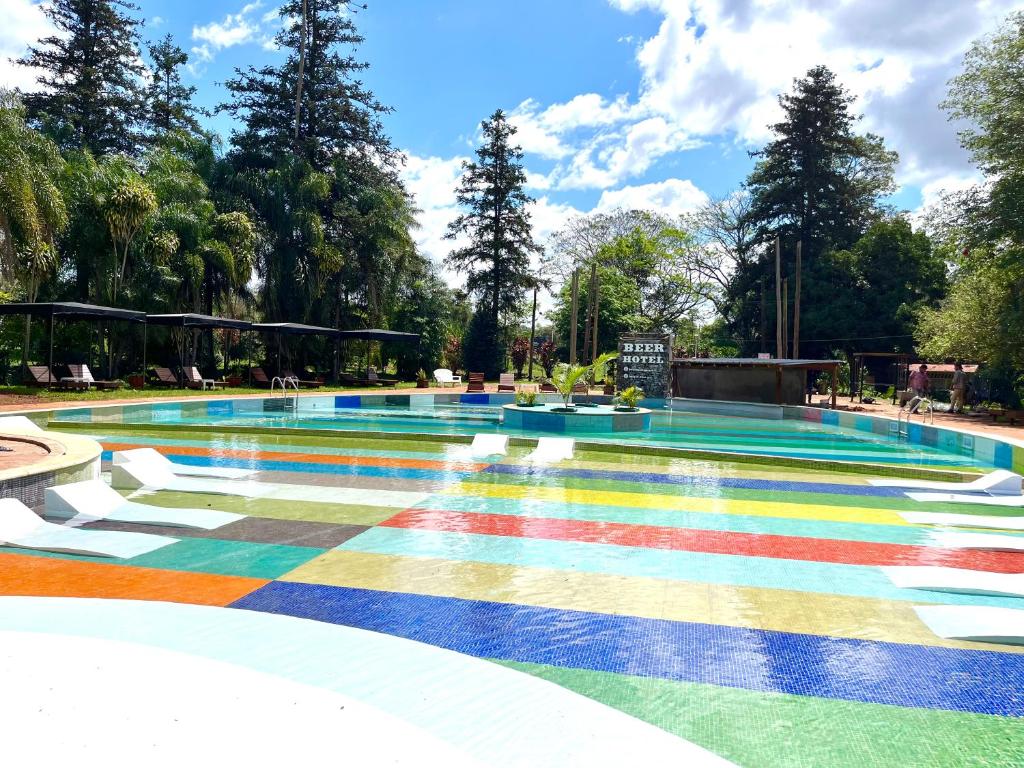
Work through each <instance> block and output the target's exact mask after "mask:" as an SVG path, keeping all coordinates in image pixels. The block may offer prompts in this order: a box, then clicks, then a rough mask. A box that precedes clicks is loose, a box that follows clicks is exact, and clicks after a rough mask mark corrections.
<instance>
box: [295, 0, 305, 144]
mask: <svg viewBox="0 0 1024 768" xmlns="http://www.w3.org/2000/svg"><path fill="white" fill-rule="evenodd" d="M306 15H307V8H306V0H302V27H301V31H300V33H299V76H298V77H297V78H296V80H295V143H296V145H298V142H299V120H300V118H301V116H302V76H303V71H304V70H305V68H306ZM296 149H298V147H297V146H296Z"/></svg>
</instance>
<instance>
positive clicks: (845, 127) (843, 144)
mask: <svg viewBox="0 0 1024 768" xmlns="http://www.w3.org/2000/svg"><path fill="white" fill-rule="evenodd" d="M851 102H852V97H851V96H850V95H849V94H848V93H847V92H846V91H845V90H844V89H843V88H842V86H841V85H839V84H838V83H837V82H836V80H835V76H834V75H833V74H832V72H831V71H829V69H828V68H827V67H823V66H819V67H815V68H813V69H811V70H810V71H809V72H808V73H807V75H806V77H804V78H802V79H799V80H796V81H795V83H794V89H793V92H792V93H790V94H783V95H782V96H780V98H779V103H780V104H781V106H782V110H783V115H784V116H783V120H782V121H780V122H779V123H776V124H775V125H773V126H771V128H772V130H773V131H774V133H775V134H776V136H777V138H776V139H775V140H774V141H772V142H770V143H769V144H768V145H767V146H766V147H765V148H764V149H762V150H761V151H759V152H755V153H753V154H754V156H755V157H757V158H758V161H757V164H756V165H755V167H754V170H753V171H752V172H751V174H750V176H749V178H748V179H747V188H748V189H749V192H750V195H751V201H750V209H749V211H748V212H747V222H748V223H749V225H750V226H751V227H752V229H753V231H754V234H753V238H752V240H753V243H754V244H755V245H757V246H760V248H761V250H760V258H757V259H751V260H745V261H744V262H742V263H739V264H738V265H737V269H736V271H735V273H734V275H733V278H732V280H731V281H730V284H729V286H728V289H727V291H726V297H725V301H724V302H723V306H726V307H728V310H727V319H728V320H729V325H730V328H731V329H732V331H733V332H734V333H736V335H737V336H739V337H740V338H742V339H743V340H744V346H745V348H746V350H747V351H748V352H749V351H753V350H754V349H755V348H758V347H760V346H761V342H762V341H763V336H762V334H763V329H762V326H761V297H762V295H764V292H763V291H762V286H765V287H767V289H768V290H767V293H768V294H769V295H771V294H773V293H774V285H775V274H774V271H775V269H774V252H773V249H772V247H771V242H772V240H774V238H775V236H776V235H778V236H779V238H780V240H781V242H782V253H783V259H784V264H783V276H786V275H790V276H791V275H792V270H793V267H792V262H793V254H794V253H795V250H796V243H797V241H800V242H801V243H802V254H803V286H802V287H803V290H802V296H801V306H802V309H803V311H804V312H805V313H806V315H803V314H802V316H801V331H802V333H801V336H802V337H803V338H804V339H806V340H815V339H831V338H834V337H835V335H836V334H835V333H833V332H832V331H830V329H829V327H828V323H827V322H826V321H825V318H827V317H828V313H827V312H824V311H822V312H816V311H815V308H816V307H817V308H818V309H823V308H824V307H826V306H827V305H829V304H830V302H831V300H832V298H833V297H834V296H835V295H836V293H837V292H840V291H843V290H844V289H845V288H847V287H848V286H849V281H850V279H851V278H850V275H848V274H846V273H845V272H844V270H843V269H842V268H841V266H840V264H841V262H840V261H837V260H834V259H828V258H825V256H826V255H827V254H829V253H831V252H832V251H834V250H841V249H846V248H850V247H851V246H852V245H853V244H854V243H855V242H856V241H857V239H858V238H859V237H860V235H861V234H863V232H864V231H865V230H866V229H867V227H868V226H869V225H870V224H871V223H872V222H873V221H876V220H878V219H879V218H880V217H881V216H882V214H883V213H884V209H883V207H882V205H881V203H880V199H881V197H882V196H884V195H886V194H888V193H890V192H892V191H893V189H894V181H893V172H894V168H895V165H896V162H897V159H898V158H897V155H896V153H895V152H891V151H889V150H887V149H886V148H885V145H884V143H883V141H882V139H881V138H880V137H878V136H874V135H872V134H865V135H858V134H856V133H854V130H853V126H854V122H855V121H856V117H855V116H854V115H852V114H851V113H850V104H851ZM792 284H793V280H792V279H790V286H791V287H792ZM790 306H792V301H791V302H790ZM765 310H766V311H765V318H766V320H767V326H768V327H771V328H774V324H775V311H774V306H773V305H772V304H771V303H770V304H769V306H768V307H766V308H765ZM815 318H822V323H821V324H820V325H818V324H817V322H816V321H815ZM856 332H857V331H856V329H853V330H852V331H851V334H855V333H856ZM766 335H767V336H768V337H769V338H770V337H772V336H773V335H774V334H773V333H768V334H766ZM838 346H842V344H831V343H830V342H826V341H822V342H820V343H818V342H816V341H809V342H808V343H806V344H805V343H803V342H802V343H801V349H800V351H801V354H806V353H807V352H812V351H813V353H815V354H825V353H828V352H830V351H831V350H832V349H834V348H836V347H838ZM768 348H769V349H772V350H773V351H774V344H769V345H768Z"/></svg>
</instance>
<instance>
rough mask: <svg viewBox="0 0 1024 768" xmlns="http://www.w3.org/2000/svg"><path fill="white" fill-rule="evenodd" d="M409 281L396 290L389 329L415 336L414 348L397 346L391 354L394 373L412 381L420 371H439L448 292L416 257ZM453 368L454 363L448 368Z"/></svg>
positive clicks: (449, 301)
mask: <svg viewBox="0 0 1024 768" xmlns="http://www.w3.org/2000/svg"><path fill="white" fill-rule="evenodd" d="M415 261H416V263H415V265H414V266H413V269H412V270H411V274H410V278H411V279H407V280H405V281H403V284H402V286H400V288H399V295H398V308H397V310H396V312H395V317H394V320H393V321H392V323H391V326H392V328H394V329H395V330H397V331H404V332H406V333H417V334H419V336H420V340H419V343H418V344H408V343H399V344H396V345H395V349H394V354H395V360H396V362H397V365H398V373H399V375H401V376H404V377H410V378H411V377H412V376H413V375H415V373H416V372H417V371H418V370H420V369H421V368H422V369H423V370H424V371H426V372H427V373H430V372H431V371H433V370H434V369H436V368H440V367H441V359H442V357H444V355H445V344H446V342H447V341H448V338H449V333H450V331H451V317H450V312H451V307H452V297H451V293H452V292H451V289H450V288H448V286H446V285H445V283H444V281H443V280H442V279H441V278H440V277H439V276H438V275H437V272H436V270H435V268H434V266H433V265H432V264H431V263H430V262H429V261H428V260H427V259H424V258H422V257H416V259H415ZM452 365H453V367H455V368H457V367H458V366H457V363H453V364H452Z"/></svg>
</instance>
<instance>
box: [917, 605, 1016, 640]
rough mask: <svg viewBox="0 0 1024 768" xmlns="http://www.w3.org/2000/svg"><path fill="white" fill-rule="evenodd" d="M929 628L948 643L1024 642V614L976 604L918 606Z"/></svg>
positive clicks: (920, 615) (1008, 609)
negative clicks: (963, 641) (958, 641)
mask: <svg viewBox="0 0 1024 768" xmlns="http://www.w3.org/2000/svg"><path fill="white" fill-rule="evenodd" d="M914 611H915V612H916V613H917V616H918V618H919V619H921V621H923V622H924V623H925V624H926V625H927V627H928V629H930V630H931V631H932V632H934V633H935V634H936V635H938V636H939V637H944V638H946V639H947V640H973V641H974V642H978V643H1006V644H1011V645H1020V644H1022V643H1024V611H1018V610H1015V609H1013V608H993V607H989V606H975V605H915V606H914Z"/></svg>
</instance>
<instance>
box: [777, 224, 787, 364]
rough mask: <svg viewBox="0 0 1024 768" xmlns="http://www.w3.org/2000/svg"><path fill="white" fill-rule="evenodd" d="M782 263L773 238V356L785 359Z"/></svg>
mask: <svg viewBox="0 0 1024 768" xmlns="http://www.w3.org/2000/svg"><path fill="white" fill-rule="evenodd" d="M782 339H783V336H782V261H781V255H780V253H779V236H778V235H776V236H775V356H776V357H785V356H786V355H785V351H784V350H783V348H782Z"/></svg>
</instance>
